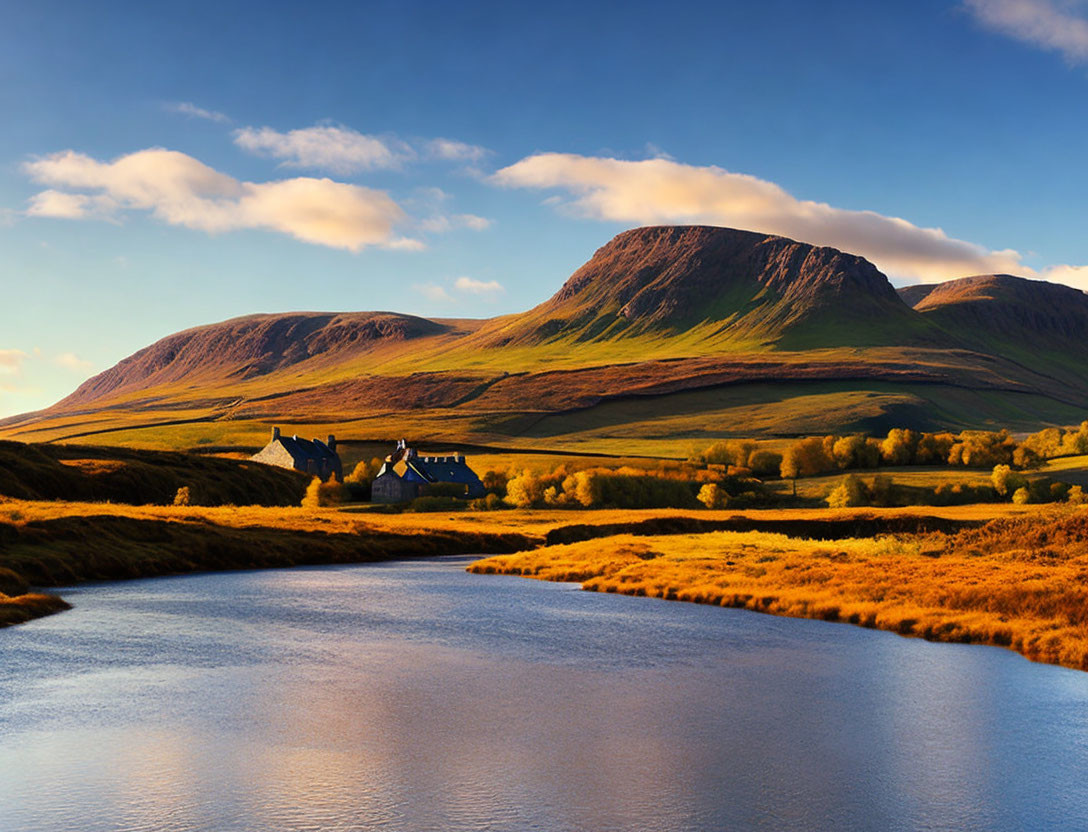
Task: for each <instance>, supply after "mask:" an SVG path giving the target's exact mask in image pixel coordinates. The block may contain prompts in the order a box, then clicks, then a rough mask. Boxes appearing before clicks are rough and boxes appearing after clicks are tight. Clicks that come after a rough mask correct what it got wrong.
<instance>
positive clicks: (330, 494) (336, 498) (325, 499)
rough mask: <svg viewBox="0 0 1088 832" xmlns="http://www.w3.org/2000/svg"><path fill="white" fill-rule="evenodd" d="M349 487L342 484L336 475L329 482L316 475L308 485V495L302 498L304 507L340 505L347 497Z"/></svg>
mask: <svg viewBox="0 0 1088 832" xmlns="http://www.w3.org/2000/svg"><path fill="white" fill-rule="evenodd" d="M346 492H347V489H345V488H344V486H343V485H341V484H340V481H339V480H337V479H336V477H335V476H332V477H330V478H329V481H328V482H322V481H321V480H320V479H319V478H318V477H314V478H313V479H312V480H311V481H310V484H309V485H308V486H307V487H306V495H305V496H304V497H303V498H302V506H303V508H321V507H323V506H338V505H340V504H341V503H342V502H344V500H345V499H346V498H347V493H346Z"/></svg>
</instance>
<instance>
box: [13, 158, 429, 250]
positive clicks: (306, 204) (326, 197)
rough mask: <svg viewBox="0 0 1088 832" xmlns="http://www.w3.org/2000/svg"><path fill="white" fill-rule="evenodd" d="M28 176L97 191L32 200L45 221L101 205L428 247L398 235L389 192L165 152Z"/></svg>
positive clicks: (302, 236)
mask: <svg viewBox="0 0 1088 832" xmlns="http://www.w3.org/2000/svg"><path fill="white" fill-rule="evenodd" d="M24 169H25V171H26V172H27V173H28V174H29V175H30V177H31V178H32V179H33V180H34V181H36V182H39V183H42V184H45V185H50V186H53V187H54V188H57V187H60V188H67V189H74V190H76V191H91V192H92V193H91V194H90V195H89V196H88V195H86V194H79V193H75V194H73V193H71V191H70V190H69V191H55V190H50V191H44V192H42V193H41V194H38V195H37V196H35V197H34V198H32V200H31V205H30V209H29V210H30V211H36V212H37V214H38V215H39V216H68V217H72V218H89V217H91V216H93V214H92V213H91V212H90V211H89V210H88V205H89V204H91V203H88V202H87V200H92V201H95V200H96V201H97V202H94V204H96V205H98V206H100V207H101V206H105V205H111V206H113V207H114V209H115V210H116V211H122V210H142V211H150V212H151V213H152V215H153V216H155V217H156V218H158V219H160V220H162V221H163V222H166V223H169V224H170V225H179V226H184V227H186V228H192V229H197V230H200V231H206V232H208V233H213V234H214V233H219V232H225V231H235V230H240V229H263V230H268V231H276V232H279V233H282V234H288V235H290V236H292V237H294V238H296V239H298V240H303V241H304V242H307V243H313V244H315V245H323V246H330V247H332V248H342V249H347V250H349V251H360V250H361V249H363V248H366V247H367V246H382V247H386V248H419V247H420V246H421V245H422V244H421V243H419V242H418V241H416V240H406V239H403V238H400V237H398V236H397V235H396V233H395V226H396V225H397V224H398V223H400V222H402V221H403V220H404V219H405V215H404V212H403V211H402V209H401V208H400V206H399V205H398V204H397V203H396V202H395V201H394V200H393V199H392V198H391V197H390V196H389V195H388V194H387V193H385V192H384V191H378V190H373V189H370V188H364V187H361V186H359V185H351V184H347V183H343V182H334V181H333V180H331V179H314V178H309V177H298V178H295V179H282V180H277V181H273V182H242V181H239V180H237V179H234V178H233V177H231V176H228V175H227V174H225V173H221V172H219V171H217V170H215V169H213V168H211V167H209V166H207V165H205V164H204V163H202V162H200V161H199V160H197V159H194V158H193V157H192V156H188V155H186V154H184V153H179V152H177V151H173V150H165V149H162V148H151V149H148V150H141V151H138V152H136V153H131V154H129V155H127V156H121V157H120V158H118V159H115V160H113V161H112V162H100V161H98V160H96V159H93V158H91V157H90V156H86V155H84V154H82V153H76V152H75V151H72V150H66V151H62V152H60V153H54V154H52V155H50V156H45V157H43V158H40V159H36V160H34V161H31V162H27V163H26V165H25V166H24ZM58 194H59V195H58ZM65 196H67V197H69V199H65V198H64V197H65ZM82 197H86V199H83V198H82Z"/></svg>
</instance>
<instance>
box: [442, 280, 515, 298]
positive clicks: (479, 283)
mask: <svg viewBox="0 0 1088 832" xmlns="http://www.w3.org/2000/svg"><path fill="white" fill-rule="evenodd" d="M453 287H454V288H455V289H457V291H459V292H468V293H469V294H472V295H501V294H502V293H503V292H505V291H506V290H505V289H504V288H503V286H502V284H501V283H499V281H497V280H477V279H476V278H474V277H459V278H457V279H456V280H455V281H453Z"/></svg>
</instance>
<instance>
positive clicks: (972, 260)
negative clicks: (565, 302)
mask: <svg viewBox="0 0 1088 832" xmlns="http://www.w3.org/2000/svg"><path fill="white" fill-rule="evenodd" d="M490 181H492V182H493V183H495V184H497V185H502V186H506V187H519V188H547V189H551V188H557V189H561V190H563V191H565V192H566V193H567V194H568V197H569V198H568V199H567V200H564V201H562V202H560V203H559V207H560V209H561V210H566V211H570V212H573V213H575V214H576V215H579V216H583V217H587V218H592V219H597V220H608V221H615V222H624V223H632V224H638V225H644V224H652V223H665V224H669V223H692V222H694V223H699V222H702V223H710V224H715V225H726V226H733V227H736V228H743V229H748V230H752V231H759V232H762V233H766V234H780V235H783V236H786V237H791V238H793V239H797V240H801V241H803V242H807V243H812V244H816V245H826V246H833V247H835V248H839V249H842V250H844V251H848V252H852V253H854V254H860V255H862V256H864V257H867V258H868V259H870V260H872V261H873V262H874V263H876V265H877V266H879V267H880V268H881V269H883V270H884V271H886V272H888V273H889V274H892V275H894V276H897V277H905V278H913V279H917V280H924V281H935V280H945V279H948V278H952V277H962V276H963V275H967V274H982V273H992V272H1010V271H1013V272H1017V271H1018V272H1020V273H1025V272H1026V273H1031V270H1030V269H1027V268H1025V267H1024V266H1023V265H1022V264H1021V262H1020V255H1019V254H1018V253H1017V252H1015V251H1011V250H1005V251H989V250H987V249H986V248H984V247H982V246H980V245H977V244H975V243H970V242H966V241H964V240H957V239H954V238H952V237H949V236H948V235H947V234H945V232H944V231H942V230H941V229H939V228H920V227H919V226H916V225H913V224H912V223H910V222H907V221H906V220H904V219H900V218H898V217H886V216H883V215H881V214H878V213H876V212H874V211H852V210H846V209H842V208H835V207H832V206H831V205H827V204H826V203H821V202H812V201H808V200H799V199H797V198H796V197H794V196H792V195H791V194H790V193H788V192H787V191H786V190H785V189H783V188H782V187H780V186H778V185H776V184H774V183H773V182H767V181H765V180H762V179H757V178H756V177H754V176H748V175H745V174H740V173H732V172H730V171H727V170H723V169H722V168H719V167H696V166H693V165H685V164H680V163H678V162H674V161H672V160H669V159H647V160H644V161H625V160H619V159H611V158H594V157H587V156H578V155H574V154H562V153H541V154H537V155H534V156H529V157H526V158H525V159H522V160H521V161H519V162H517V163H515V164H513V165H510V166H509V167H506V168H503V169H502V170H500V171H498V172H497V173H495V174H494V175H493V176H492V177H491V180H490Z"/></svg>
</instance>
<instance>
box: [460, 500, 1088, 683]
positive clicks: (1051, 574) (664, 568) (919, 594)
mask: <svg viewBox="0 0 1088 832" xmlns="http://www.w3.org/2000/svg"><path fill="white" fill-rule="evenodd" d="M469 569H470V571H473V572H477V573H504V574H512V575H523V576H526V577H531V578H539V579H542V580H552V581H579V582H582V585H583V588H584V589H587V590H591V591H598V592H619V593H623V594H627V595H644V596H653V597H657V598H665V599H669V600H680V601H693V602H695V603H703V604H715V605H720V606H726V607H740V608H744V609H750V610H756V611H759V612H765V613H771V614H774V615H785V616H794V617H801V618H818V619H824V620H827V621H843V622H849V623H853V624H859V625H861V626H865V627H874V628H879V629H884V630H892V631H894V632H897V633H900V634H902V635H908V636H920V637H923V638H927V639H931V640H936V641H953V642H971V643H979V644H992V645H998V646H1002V647H1009V648H1011V649H1013V650H1016V651H1017V652H1019V653H1021V654H1023V655H1024V656H1026V657H1027V658H1029V659H1032V660H1034V661H1040V662H1048V663H1052V664H1060V665H1065V666H1066V667H1072V668H1077V669H1080V670H1088V512H1086V511H1084V510H1079V511H1065V512H1062V513H1054V514H1045V515H1044V514H1028V515H1021V516H1010V517H1005V518H1001V519H997V520H993V521H992V522H990V523H987V524H986V525H983V526H980V527H977V528H965V529H962V530H960V531H958V532H955V533H952V534H942V533H939V532H929V533H924V534H913V535H895V536H883V537H876V538H849V539H840V540H833V541H828V540H812V539H799V538H794V537H787V536H785V535H782V534H772V533H767V532H758V531H754V532H728V531H726V532H712V533H707V534H681V535H668V536H664V535H661V536H639V537H636V536H634V535H629V534H621V535H617V536H614V537H610V538H606V539H596V540H589V541H584V542H577V543H571V544H565V545H555V546H546V547H543V548H540V549H537V550H535V551H531V552H520V553H517V554H511V555H503V556H498V557H492V558H488V559H485V560H480V561H477V562H475V563H473V564H472V565H471V566H469Z"/></svg>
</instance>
